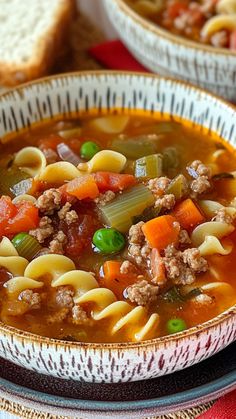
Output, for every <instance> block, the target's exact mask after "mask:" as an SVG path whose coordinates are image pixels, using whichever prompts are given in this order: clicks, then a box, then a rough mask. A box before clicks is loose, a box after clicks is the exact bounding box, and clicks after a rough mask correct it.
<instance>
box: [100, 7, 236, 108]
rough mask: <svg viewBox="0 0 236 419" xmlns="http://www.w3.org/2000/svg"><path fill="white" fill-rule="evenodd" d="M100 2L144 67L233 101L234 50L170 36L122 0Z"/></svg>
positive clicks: (235, 93)
mask: <svg viewBox="0 0 236 419" xmlns="http://www.w3.org/2000/svg"><path fill="white" fill-rule="evenodd" d="M103 2H104V6H105V9H106V11H107V14H108V16H109V18H110V21H111V23H112V24H113V25H114V27H115V29H116V30H117V32H118V34H119V36H120V38H121V39H122V41H123V42H124V43H125V45H126V46H127V47H128V49H129V50H130V51H131V52H132V54H133V55H134V56H135V57H136V58H137V59H138V61H140V62H141V63H142V64H143V65H144V66H145V67H146V68H148V69H149V70H151V71H153V72H154V73H158V74H160V75H162V76H172V77H175V78H177V79H181V80H185V81H188V82H191V83H193V84H195V85H197V86H200V87H202V88H205V89H208V90H210V91H212V92H213V93H216V94H218V95H220V96H222V97H224V98H226V99H228V100H230V101H232V102H236V53H234V52H230V51H229V50H227V49H218V48H214V47H211V46H207V45H202V44H200V43H199V44H197V43H195V42H191V41H189V40H186V39H184V38H181V37H177V36H175V35H172V34H171V33H168V32H167V31H165V30H164V29H162V28H160V27H157V26H156V25H155V24H152V23H151V22H148V21H147V20H145V19H144V18H142V17H140V16H138V15H137V14H136V13H135V12H133V11H132V10H131V9H130V8H129V7H128V6H127V5H126V4H125V3H124V0H103Z"/></svg>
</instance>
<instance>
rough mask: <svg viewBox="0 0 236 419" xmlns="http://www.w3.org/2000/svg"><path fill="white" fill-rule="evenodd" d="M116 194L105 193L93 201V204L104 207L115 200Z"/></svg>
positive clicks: (111, 192)
mask: <svg viewBox="0 0 236 419" xmlns="http://www.w3.org/2000/svg"><path fill="white" fill-rule="evenodd" d="M115 196H116V194H115V192H113V191H106V192H105V193H103V194H100V195H99V196H98V197H97V198H95V199H94V202H95V203H96V204H97V205H100V206H104V205H106V204H107V202H110V201H112V200H113V199H114V198H115Z"/></svg>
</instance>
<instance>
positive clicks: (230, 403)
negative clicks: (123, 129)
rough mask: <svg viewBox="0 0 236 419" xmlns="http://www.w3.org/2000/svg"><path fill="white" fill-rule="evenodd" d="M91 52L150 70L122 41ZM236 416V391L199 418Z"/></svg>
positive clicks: (105, 61)
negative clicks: (139, 61) (140, 62)
mask: <svg viewBox="0 0 236 419" xmlns="http://www.w3.org/2000/svg"><path fill="white" fill-rule="evenodd" d="M89 53H90V54H91V55H92V56H93V57H94V58H95V59H96V60H97V61H98V62H100V63H101V64H102V65H103V66H104V67H106V68H109V69H112V70H129V71H146V72H147V71H148V70H147V69H146V68H145V67H143V66H142V65H141V64H139V63H138V61H137V60H136V59H135V58H134V57H133V56H132V55H131V54H130V52H129V51H128V50H127V48H125V46H124V45H123V44H122V42H120V41H108V42H104V43H102V44H99V45H96V46H94V47H92V48H90V50H89ZM234 418H236V391H233V392H232V393H229V394H227V395H226V396H224V397H222V398H221V399H219V400H218V401H217V402H216V403H214V405H213V407H212V408H211V409H209V410H208V412H206V413H203V414H202V415H200V416H199V418H198V419H234Z"/></svg>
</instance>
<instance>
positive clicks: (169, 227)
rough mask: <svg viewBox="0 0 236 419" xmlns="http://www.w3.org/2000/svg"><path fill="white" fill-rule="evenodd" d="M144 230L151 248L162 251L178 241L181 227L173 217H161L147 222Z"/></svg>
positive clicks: (143, 227)
mask: <svg viewBox="0 0 236 419" xmlns="http://www.w3.org/2000/svg"><path fill="white" fill-rule="evenodd" d="M142 230H143V233H144V235H145V237H146V239H147V241H148V243H149V245H150V247H152V248H156V249H158V250H162V249H164V248H165V247H166V246H168V245H169V244H171V243H175V242H176V241H177V239H178V234H179V225H178V223H176V219H175V218H174V217H172V216H171V215H161V216H160V217H157V218H153V219H152V220H150V221H147V222H146V223H145V224H144V225H143V226H142Z"/></svg>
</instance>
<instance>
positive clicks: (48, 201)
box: [36, 188, 61, 215]
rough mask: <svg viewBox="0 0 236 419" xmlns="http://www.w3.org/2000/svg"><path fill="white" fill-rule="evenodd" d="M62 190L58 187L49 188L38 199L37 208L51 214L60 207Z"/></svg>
mask: <svg viewBox="0 0 236 419" xmlns="http://www.w3.org/2000/svg"><path fill="white" fill-rule="evenodd" d="M60 204H61V192H60V191H59V190H58V189H55V188H51V189H47V190H46V191H44V192H43V194H42V195H40V196H39V197H38V199H37V201H36V206H37V208H38V209H39V210H40V211H41V212H42V213H44V214H47V215H51V214H53V213H54V211H56V210H59V209H60Z"/></svg>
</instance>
